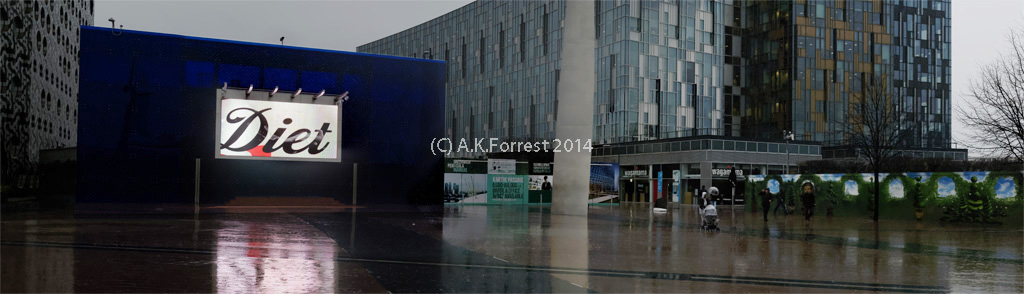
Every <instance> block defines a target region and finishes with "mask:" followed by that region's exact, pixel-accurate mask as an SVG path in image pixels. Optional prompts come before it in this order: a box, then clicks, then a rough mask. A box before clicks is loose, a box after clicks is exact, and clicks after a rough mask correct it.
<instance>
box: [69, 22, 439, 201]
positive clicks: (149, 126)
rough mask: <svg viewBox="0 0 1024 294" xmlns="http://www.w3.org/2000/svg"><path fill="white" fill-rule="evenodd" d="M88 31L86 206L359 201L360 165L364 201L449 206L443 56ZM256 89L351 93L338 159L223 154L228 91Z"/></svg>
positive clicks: (82, 107)
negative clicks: (220, 117) (439, 142)
mask: <svg viewBox="0 0 1024 294" xmlns="http://www.w3.org/2000/svg"><path fill="white" fill-rule="evenodd" d="M81 36H82V37H81V44H82V50H81V89H80V94H79V104H78V105H79V114H80V116H79V124H78V134H79V137H78V151H77V152H78V197H77V200H78V201H79V202H163V203H192V201H193V197H194V194H195V193H196V192H195V191H196V190H198V191H199V194H200V196H201V197H200V198H199V201H200V202H202V203H211V204H217V203H224V202H226V201H229V200H231V199H234V198H236V197H248V196H260V197H292V196H303V197H331V198H334V199H335V200H338V201H339V202H342V203H350V202H351V193H352V191H353V187H352V186H353V180H352V179H353V174H352V173H353V169H354V168H353V166H354V164H357V163H358V164H359V168H358V172H359V176H358V179H359V185H358V188H359V190H367V191H373V192H374V193H373V195H374V196H375V197H364V198H360V202H359V204H364V203H365V204H373V203H389V204H422V203H441V199H440V195H439V194H438V193H434V191H436V190H437V187H440V186H441V185H442V177H443V172H444V167H443V164H444V163H443V159H442V158H441V157H439V156H433V155H431V154H430V152H429V151H428V150H427V148H426V144H427V143H426V142H430V138H434V137H441V136H443V135H444V134H443V124H442V122H443V117H444V114H443V111H444V109H443V105H444V104H443V103H444V74H443V73H444V63H443V62H438V61H433V60H422V59H412V58H402V57H389V56H377V55H370V54H360V53H350V52H338V51H328V50H317V49H308V48H297V47H286V46H276V45H266V44H254V43H244V42H234V41H225V40H214V39H204V38H195V37H186V36H177V35H167V34H156V33H148V32H138V31H123V32H120V31H118V32H116V33H115V32H112V31H111V30H110V29H109V28H96V27H82V34H81ZM250 86H252V87H253V88H255V89H258V91H272V90H271V89H278V91H280V92H283V93H289V94H290V93H294V92H296V91H298V89H300V88H301V89H304V91H305V93H310V92H312V93H317V92H320V91H321V90H322V91H324V92H325V93H329V94H330V95H334V96H339V95H340V94H342V93H346V92H347V93H348V97H350V99H349V100H348V102H343V104H342V107H341V108H342V113H341V119H340V120H341V121H340V123H341V128H340V130H341V141H340V143H341V150H342V151H341V162H340V163H339V162H296V161H271V160H237V159H221V158H214V155H215V150H217V149H216V148H215V146H216V144H215V140H216V139H215V132H216V131H217V130H216V127H215V122H216V121H217V113H216V111H217V105H218V103H220V100H221V97H220V96H219V94H218V93H219V91H220V89H222V88H224V87H227V88H230V89H243V91H244V89H246V88H248V87H250ZM289 94H286V95H289ZM307 95H310V94H307ZM323 100H327V99H322V100H321V103H330V102H329V101H323ZM197 169H198V170H197ZM196 182H199V183H200V184H199V187H198V188H197V187H196ZM426 191H430V192H431V193H427V192H426ZM367 194H369V193H367Z"/></svg>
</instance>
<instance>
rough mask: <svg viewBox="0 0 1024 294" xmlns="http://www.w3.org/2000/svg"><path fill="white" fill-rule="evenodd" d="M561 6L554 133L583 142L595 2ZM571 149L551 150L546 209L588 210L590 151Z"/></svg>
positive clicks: (587, 127) (587, 135) (589, 108)
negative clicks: (551, 178)
mask: <svg viewBox="0 0 1024 294" xmlns="http://www.w3.org/2000/svg"><path fill="white" fill-rule="evenodd" d="M565 6H566V11H565V22H564V24H565V27H564V28H563V34H562V36H563V38H562V52H561V59H562V68H561V71H562V72H561V78H560V80H559V82H558V89H557V91H558V92H557V93H558V109H557V110H556V111H558V120H557V121H556V126H555V137H556V138H557V139H561V140H573V143H575V142H576V140H577V139H578V140H580V142H581V143H586V142H587V141H588V140H591V139H592V137H593V132H594V79H595V75H594V49H595V47H596V39H595V38H594V2H592V1H567V2H566V4H565ZM574 145H576V144H574ZM591 145H593V143H591ZM577 147H578V146H577ZM563 151H564V150H563ZM572 151H573V152H561V153H555V166H554V181H553V183H552V185H553V187H552V190H553V191H552V194H553V195H552V196H551V213H555V214H567V215H587V201H588V194H589V193H590V152H576V151H578V150H572Z"/></svg>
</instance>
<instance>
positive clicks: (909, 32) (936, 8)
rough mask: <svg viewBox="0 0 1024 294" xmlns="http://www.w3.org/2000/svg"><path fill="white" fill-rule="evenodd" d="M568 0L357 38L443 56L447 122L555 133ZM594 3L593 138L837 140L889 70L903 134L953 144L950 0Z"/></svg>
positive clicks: (455, 134) (486, 134) (508, 133)
mask: <svg viewBox="0 0 1024 294" xmlns="http://www.w3.org/2000/svg"><path fill="white" fill-rule="evenodd" d="M565 9H566V6H565V3H564V2H563V1H476V2H473V3H470V4H468V5H466V6H464V7H462V8H459V9H457V10H455V11H452V12H450V13H448V14H445V15H443V16H441V17H438V18H436V19H433V20H430V21H428V22H426V23H424V24H421V25H419V26H416V27H413V28H410V29H408V30H405V31H403V32H400V33H397V34H394V35H391V36H388V37H385V38H383V39H380V40H377V41H374V42H371V43H369V44H366V45H363V46H360V47H359V48H358V50H359V51H360V52H370V53H377V54H388V55H399V56H409V57H424V58H432V59H439V60H445V61H447V62H448V80H447V83H448V85H447V93H448V100H447V102H446V115H447V118H446V122H445V125H446V128H447V134H448V135H449V137H452V138H457V139H459V138H466V139H475V138H491V137H494V138H504V139H520V140H538V139H554V138H555V134H554V127H555V124H556V123H557V114H556V111H555V109H556V108H557V106H558V97H557V96H556V94H555V88H556V87H557V85H558V83H559V80H560V79H559V77H560V56H561V54H562V52H561V50H560V48H561V42H562V32H563V30H564V26H565V23H564V16H565ZM594 13H596V17H595V22H594V24H593V25H594V28H595V30H594V31H595V36H594V37H595V38H596V40H597V42H596V43H597V46H596V48H594V50H595V61H594V62H595V86H594V133H593V135H594V143H595V144H616V143H626V142H636V141H646V140H659V139H667V138H680V137H690V136H703V135H712V136H740V137H744V138H754V139H764V140H778V139H781V138H782V131H783V130H789V131H793V132H794V134H795V136H796V139H797V140H805V141H816V142H822V144H823V145H824V146H826V147H829V146H843V145H845V144H846V142H845V140H844V139H843V138H842V137H841V132H840V131H839V128H840V127H841V125H842V124H844V123H845V122H846V116H847V115H848V113H849V105H850V103H852V102H853V101H855V99H853V98H851V96H856V95H857V93H858V91H860V90H861V88H862V85H861V82H859V81H862V80H869V79H871V78H872V77H878V76H884V77H885V78H887V79H890V80H891V85H892V86H893V93H894V96H896V97H899V98H898V99H899V100H900V107H901V109H902V110H903V111H904V112H906V113H907V114H908V117H909V118H910V122H909V123H908V124H907V126H906V127H907V128H911V129H913V130H914V134H915V135H914V137H913V138H908V143H909V145H910V146H912V147H913V148H920V149H933V150H942V149H945V150H946V151H949V148H950V147H951V143H952V140H951V133H950V120H951V115H950V111H951V108H950V97H951V95H950V78H951V73H950V51H949V50H950V49H949V48H950V46H949V40H950V35H949V29H950V4H949V1H806V0H802V1H636V0H632V1H596V2H595V3H594ZM947 153H949V152H942V154H947ZM953 153H954V154H957V155H958V156H957V157H960V156H959V155H962V156H966V153H963V152H953ZM460 156H480V154H460Z"/></svg>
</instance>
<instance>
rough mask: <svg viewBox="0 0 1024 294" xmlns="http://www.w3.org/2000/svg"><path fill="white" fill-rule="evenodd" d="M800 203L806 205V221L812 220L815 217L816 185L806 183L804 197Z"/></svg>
mask: <svg viewBox="0 0 1024 294" xmlns="http://www.w3.org/2000/svg"><path fill="white" fill-rule="evenodd" d="M800 201H801V202H803V204H804V220H811V217H812V216H814V184H811V182H806V183H804V185H803V196H801V197H800Z"/></svg>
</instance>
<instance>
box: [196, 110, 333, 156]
mask: <svg viewBox="0 0 1024 294" xmlns="http://www.w3.org/2000/svg"><path fill="white" fill-rule="evenodd" d="M217 114H218V115H219V116H220V118H219V119H218V120H217V153H216V154H217V156H216V157H217V158H238V159H264V160H302V161H330V162H340V161H341V156H340V154H341V149H340V148H339V146H340V143H341V142H340V140H339V139H338V138H340V137H341V134H340V129H339V128H340V127H341V126H340V124H339V123H338V117H339V115H338V106H337V105H334V104H309V103H291V102H276V101H259V100H245V99H221V102H220V107H219V109H218V110H217Z"/></svg>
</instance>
